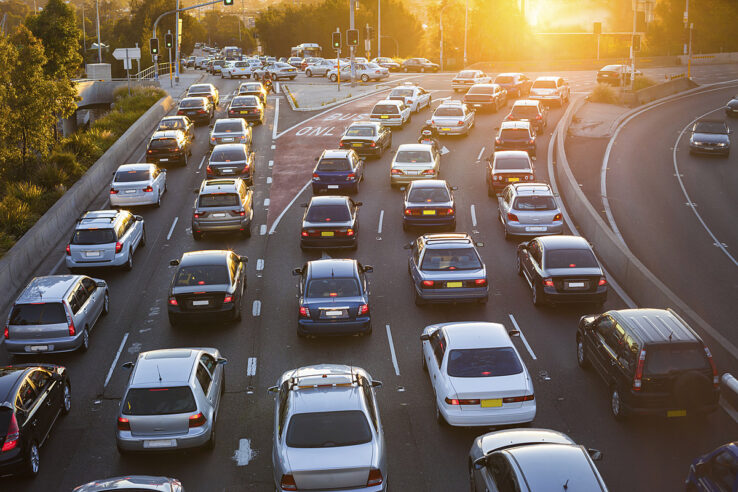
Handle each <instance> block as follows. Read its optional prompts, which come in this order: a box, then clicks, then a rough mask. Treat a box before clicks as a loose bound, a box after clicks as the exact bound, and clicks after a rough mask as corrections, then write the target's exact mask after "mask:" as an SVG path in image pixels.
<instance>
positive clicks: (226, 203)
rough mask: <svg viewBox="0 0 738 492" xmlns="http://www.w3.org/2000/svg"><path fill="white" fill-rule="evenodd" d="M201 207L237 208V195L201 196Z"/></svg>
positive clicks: (215, 194) (217, 194)
mask: <svg viewBox="0 0 738 492" xmlns="http://www.w3.org/2000/svg"><path fill="white" fill-rule="evenodd" d="M198 201H199V206H200V207H235V206H236V205H238V194H237V193H207V194H204V195H200V199H199V200H198Z"/></svg>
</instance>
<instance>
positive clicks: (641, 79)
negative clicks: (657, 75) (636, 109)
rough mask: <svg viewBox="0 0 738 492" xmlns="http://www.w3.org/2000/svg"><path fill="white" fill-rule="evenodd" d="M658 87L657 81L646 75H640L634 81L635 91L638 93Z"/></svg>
mask: <svg viewBox="0 0 738 492" xmlns="http://www.w3.org/2000/svg"><path fill="white" fill-rule="evenodd" d="M652 85H656V81H655V80H653V79H652V78H650V77H646V76H645V75H638V76H637V77H636V78H635V80H634V81H633V90H634V91H638V90H641V89H645V88H646V87H651V86H652Z"/></svg>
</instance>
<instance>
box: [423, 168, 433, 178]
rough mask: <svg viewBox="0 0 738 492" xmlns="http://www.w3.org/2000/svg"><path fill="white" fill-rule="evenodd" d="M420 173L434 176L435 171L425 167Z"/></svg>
mask: <svg viewBox="0 0 738 492" xmlns="http://www.w3.org/2000/svg"><path fill="white" fill-rule="evenodd" d="M421 174H423V175H425V176H435V174H436V171H435V169H426V170H425V171H423V172H422V173H421Z"/></svg>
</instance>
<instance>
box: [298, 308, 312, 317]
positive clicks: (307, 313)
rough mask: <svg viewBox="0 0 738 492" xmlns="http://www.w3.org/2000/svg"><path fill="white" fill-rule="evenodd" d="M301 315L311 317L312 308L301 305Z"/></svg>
mask: <svg viewBox="0 0 738 492" xmlns="http://www.w3.org/2000/svg"><path fill="white" fill-rule="evenodd" d="M300 316H301V317H303V318H309V317H310V309H308V308H306V307H305V306H300Z"/></svg>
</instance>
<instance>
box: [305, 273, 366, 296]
mask: <svg viewBox="0 0 738 492" xmlns="http://www.w3.org/2000/svg"><path fill="white" fill-rule="evenodd" d="M305 291H306V294H305V296H306V297H308V298H311V299H321V298H331V297H356V296H359V295H361V291H360V290H359V283H358V282H357V281H356V279H355V278H335V277H331V278H314V279H311V280H310V281H309V282H308V284H307V287H306V288H305Z"/></svg>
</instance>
